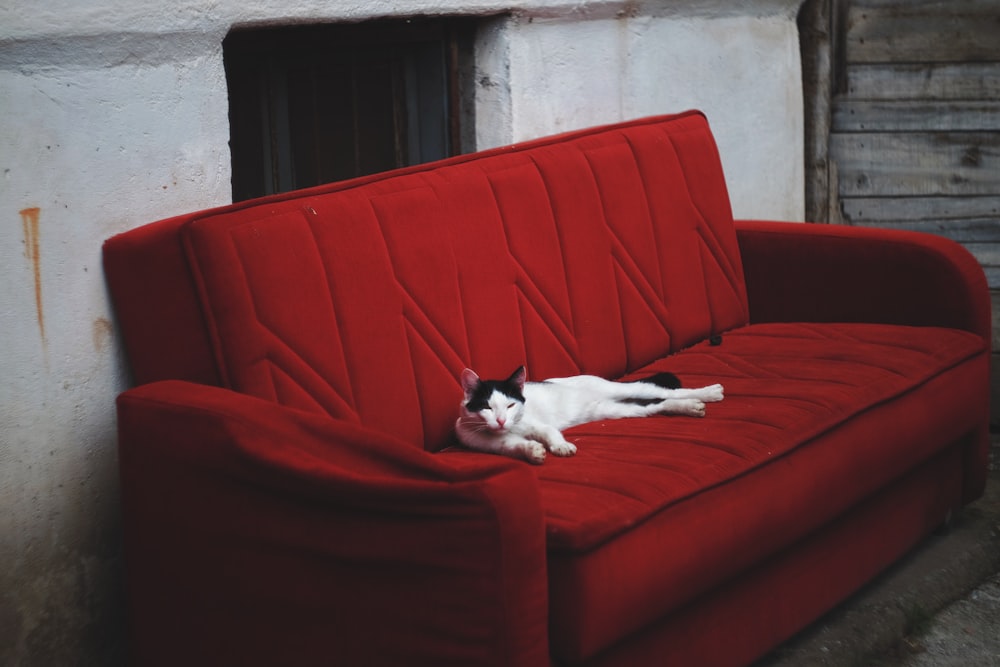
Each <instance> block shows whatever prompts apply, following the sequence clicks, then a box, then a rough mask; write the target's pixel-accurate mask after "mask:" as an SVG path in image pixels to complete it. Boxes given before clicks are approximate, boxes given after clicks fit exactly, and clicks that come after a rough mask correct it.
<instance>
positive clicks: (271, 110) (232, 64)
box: [223, 18, 474, 201]
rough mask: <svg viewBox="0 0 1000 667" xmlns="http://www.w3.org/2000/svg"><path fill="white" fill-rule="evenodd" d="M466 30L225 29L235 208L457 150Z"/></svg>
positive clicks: (467, 118) (467, 63)
mask: <svg viewBox="0 0 1000 667" xmlns="http://www.w3.org/2000/svg"><path fill="white" fill-rule="evenodd" d="M473 29H474V28H473V25H472V24H471V23H470V22H469V21H468V20H463V19H416V18H415V19H406V20H385V21H371V22H366V23H358V24H333V25H320V26H294V27H282V28H267V29H246V30H236V31H233V32H231V33H230V34H229V35H228V36H227V37H226V39H225V42H224V43H223V50H224V58H225V65H226V79H227V82H228V85H229V125H230V150H231V154H232V162H233V200H234V201H240V200H243V199H250V198H252V197H258V196H261V195H266V194H272V193H275V192H284V191H287V190H294V189H297V188H303V187H308V186H311V185H317V184H320V183H328V182H330V181H336V180H341V179H344V178H351V177H353V176H361V175H365V174H370V173H374V172H377V171H384V170H387V169H393V168H395V167H401V166H406V165H410V164H418V163H421V162H428V161H430V160H436V159H439V158H443V157H447V156H450V155H455V154H457V153H460V152H462V151H463V146H462V137H463V136H470V128H469V127H468V125H469V124H471V114H467V113H465V114H463V113H462V109H463V104H462V99H463V90H465V89H466V85H464V84H465V82H467V81H468V80H469V79H470V77H471V71H472V67H471V48H472V47H471V43H472V31H473ZM463 125H465V127H463Z"/></svg>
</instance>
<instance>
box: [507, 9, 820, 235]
mask: <svg viewBox="0 0 1000 667" xmlns="http://www.w3.org/2000/svg"><path fill="white" fill-rule="evenodd" d="M793 4H794V3H793ZM517 23H518V26H517V28H516V29H514V30H512V31H511V34H510V38H509V39H510V42H511V44H510V47H509V48H510V80H511V86H512V87H513V88H514V89H515V90H517V94H516V95H514V96H513V99H512V102H511V114H512V117H513V118H512V122H511V126H512V138H513V140H516V141H520V140H523V139H527V138H530V137H533V136H538V135H543V134H550V133H553V132H560V131H565V130H568V129H573V128H576V127H581V126H586V125H592V124H598V123H606V122H612V121H615V120H619V119H622V118H634V117H639V116H646V115H652V114H658V113H665V112H672V111H681V110H684V109H689V108H697V109H701V110H702V111H704V112H705V113H706V115H707V116H708V119H709V122H710V123H711V125H712V128H713V132H714V134H715V137H716V141H717V142H718V144H719V151H720V153H721V155H722V161H723V168H724V169H725V172H726V175H727V182H728V185H729V189H730V198H731V199H732V202H733V211H734V213H735V215H736V216H737V217H748V218H752V217H757V218H769V219H774V220H801V219H802V215H803V210H804V207H805V203H804V201H805V200H804V197H805V189H804V165H803V160H802V155H803V146H804V144H803V139H804V131H803V120H802V118H803V116H802V85H801V68H800V58H799V47H798V33H797V31H796V27H795V23H794V20H789V18H788V16H787V15H783V14H776V13H770V14H750V15H738V16H737V15H725V16H693V17H677V16H675V15H670V16H643V15H639V16H636V17H613V18H607V19H596V20H591V21H586V22H583V23H578V22H568V21H566V20H565V19H564V18H558V19H548V20H546V19H537V20H533V21H531V22H530V23H529V22H526V21H525V20H523V19H521V20H519V21H517ZM501 139H503V138H501ZM507 140H508V141H509V140H510V139H507ZM501 143H502V142H501Z"/></svg>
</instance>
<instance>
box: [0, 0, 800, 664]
mask: <svg viewBox="0 0 1000 667" xmlns="http://www.w3.org/2000/svg"><path fill="white" fill-rule="evenodd" d="M797 6H798V0H744V1H742V2H735V1H727V0H705V1H701V2H699V1H697V0H661V1H659V2H635V1H633V2H607V1H605V2H559V1H553V0H537V1H531V0H514V1H512V2H508V3H505V4H500V3H497V2H495V1H492V0H467V1H466V2H449V1H446V0H417V1H414V2H408V3H399V2H394V1H389V0H379V1H367V2H366V1H364V0H352V1H348V0H298V1H288V0H214V1H213V2H205V1H204V0H178V1H176V2H172V3H169V4H168V5H163V4H162V3H159V4H157V3H148V2H142V1H141V0H92V1H91V2H80V1H79V0H38V1H37V2H32V3H28V2H20V3H6V4H3V5H0V343H2V349H0V355H2V356H0V370H2V378H3V380H2V381H0V564H2V565H3V567H2V568H0V664H12V665H17V664H24V665H28V664H32V665H33V664H45V665H49V664H53V665H54V664H94V665H102V666H103V665H113V664H117V663H119V662H120V658H121V649H122V644H121V637H122V618H123V613H124V612H123V610H122V606H121V599H120V572H121V562H120V553H119V549H120V539H119V520H118V492H117V480H116V474H117V459H116V453H115V438H114V424H115V421H114V398H115V396H116V395H117V393H118V392H120V391H121V390H123V389H124V388H126V386H127V385H128V378H127V370H126V368H125V364H124V362H123V358H122V352H121V349H120V344H119V341H118V339H117V336H116V333H115V331H114V328H113V321H114V320H113V314H112V312H111V309H110V306H109V304H108V300H107V295H106V293H105V287H104V282H103V274H102V271H101V266H100V247H101V243H102V242H103V241H104V239H106V238H107V237H109V236H111V235H113V234H114V233H116V232H119V231H122V230H125V229H128V228H131V227H134V226H137V225H139V224H142V223H145V222H149V221H152V220H155V219H159V218H162V217H166V216H169V215H172V214H176V213H180V212H184V211H189V210H194V209H198V208H204V207H208V206H214V205H217V204H222V203H226V202H228V201H229V197H230V190H229V177H230V168H229V150H228V138H229V135H228V109H227V99H226V87H225V77H224V71H223V64H222V51H221V42H222V39H223V37H224V36H225V34H226V32H227V31H228V30H229V29H230V28H231V27H232V26H234V25H245V24H252V23H285V22H289V21H315V20H344V19H349V20H360V19H364V18H370V17H372V16H382V15H391V14H394V13H398V12H400V11H403V12H406V13H437V12H446V13H467V14H468V13H471V14H480V15H483V16H484V23H483V26H484V27H483V29H482V30H481V33H480V36H479V40H478V44H477V49H476V52H477V64H478V68H479V70H478V71H477V74H476V80H477V90H476V99H477V141H478V142H479V143H480V147H487V146H492V145H498V144H504V143H509V142H512V141H520V140H523V139H527V138H530V137H534V136H539V135H542V134H547V133H550V132H556V131H563V130H568V129H573V128H578V127H583V126H586V125H591V124H595V123H605V122H611V121H614V120H618V119H621V118H627V117H634V116H639V115H646V114H653V113H664V112H671V111H680V110H682V109H685V108H689V107H699V108H702V109H704V110H706V111H707V112H708V115H709V119H710V121H711V122H712V124H713V127H714V129H715V132H716V135H717V138H718V140H719V144H720V148H721V151H722V155H723V161H724V164H725V168H726V172H727V175H728V179H729V183H730V188H731V193H732V196H733V201H734V208H735V210H736V213H737V215H742V216H761V217H774V218H784V219H796V218H798V217H800V216H801V211H802V196H803V195H802V190H803V186H802V165H801V163H802V157H801V156H802V111H801V85H800V81H799V79H800V75H799V65H798V50H797V49H798V46H797V37H796V34H795V24H794V13H795V11H796V9H797ZM511 8H513V9H514V10H516V11H515V13H514V14H513V15H511V14H509V13H507V14H504V15H502V16H501V15H499V14H502V13H504V12H506V11H507V10H509V9H511ZM494 15H496V16H494Z"/></svg>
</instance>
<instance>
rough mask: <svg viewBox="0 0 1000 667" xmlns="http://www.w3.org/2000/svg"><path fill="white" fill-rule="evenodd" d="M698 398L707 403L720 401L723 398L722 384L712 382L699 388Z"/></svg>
mask: <svg viewBox="0 0 1000 667" xmlns="http://www.w3.org/2000/svg"><path fill="white" fill-rule="evenodd" d="M698 398H699V399H701V400H702V401H704V402H705V403H718V402H719V401H721V400H722V399H723V389H722V385H721V384H712V385H709V386H707V387H703V388H702V389H699V390H698Z"/></svg>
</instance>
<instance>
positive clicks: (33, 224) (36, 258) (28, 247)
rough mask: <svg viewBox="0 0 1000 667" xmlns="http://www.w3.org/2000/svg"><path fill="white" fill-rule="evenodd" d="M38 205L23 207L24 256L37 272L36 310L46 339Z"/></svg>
mask: <svg viewBox="0 0 1000 667" xmlns="http://www.w3.org/2000/svg"><path fill="white" fill-rule="evenodd" d="M39 213H41V209H40V208H38V207H34V208H25V209H21V225H22V226H23V227H24V256H25V257H26V258H27V259H28V261H29V262H31V268H32V269H33V270H34V274H35V310H36V311H37V313H38V330H39V331H40V332H41V334H42V340H43V341H44V340H45V314H44V312H43V311H42V264H41V251H40V249H39V247H38V214H39Z"/></svg>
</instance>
